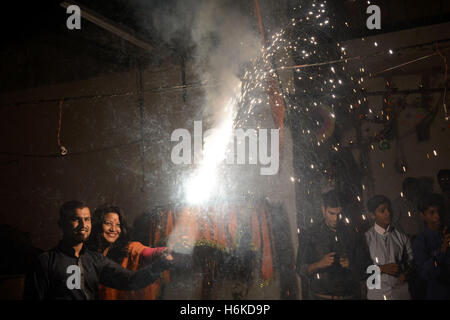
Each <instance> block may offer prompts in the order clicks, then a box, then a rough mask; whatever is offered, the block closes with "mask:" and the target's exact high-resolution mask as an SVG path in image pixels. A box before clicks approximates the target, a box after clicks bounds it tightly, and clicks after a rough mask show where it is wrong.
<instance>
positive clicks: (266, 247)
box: [261, 209, 273, 280]
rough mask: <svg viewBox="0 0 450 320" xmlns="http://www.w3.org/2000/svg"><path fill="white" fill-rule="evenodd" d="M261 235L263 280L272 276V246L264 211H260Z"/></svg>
mask: <svg viewBox="0 0 450 320" xmlns="http://www.w3.org/2000/svg"><path fill="white" fill-rule="evenodd" d="M262 234H263V252H262V262H261V263H262V267H261V274H262V278H263V279H264V280H268V279H270V278H272V276H273V259H272V245H271V241H270V238H271V237H270V235H269V226H268V223H267V217H266V211H265V210H264V209H262Z"/></svg>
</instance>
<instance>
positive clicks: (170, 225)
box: [166, 210, 173, 236]
mask: <svg viewBox="0 0 450 320" xmlns="http://www.w3.org/2000/svg"><path fill="white" fill-rule="evenodd" d="M172 230H173V214H172V210H169V212H168V213H167V224H166V236H168V235H169V234H171V233H172Z"/></svg>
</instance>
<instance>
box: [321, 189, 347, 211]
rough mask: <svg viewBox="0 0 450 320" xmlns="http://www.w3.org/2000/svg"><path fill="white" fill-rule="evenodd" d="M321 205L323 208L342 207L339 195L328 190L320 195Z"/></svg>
mask: <svg viewBox="0 0 450 320" xmlns="http://www.w3.org/2000/svg"><path fill="white" fill-rule="evenodd" d="M322 204H323V206H324V207H325V208H339V207H342V204H341V197H340V194H339V193H338V192H337V191H336V190H330V191H328V192H326V193H323V194H322Z"/></svg>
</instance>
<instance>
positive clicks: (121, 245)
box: [88, 204, 130, 264]
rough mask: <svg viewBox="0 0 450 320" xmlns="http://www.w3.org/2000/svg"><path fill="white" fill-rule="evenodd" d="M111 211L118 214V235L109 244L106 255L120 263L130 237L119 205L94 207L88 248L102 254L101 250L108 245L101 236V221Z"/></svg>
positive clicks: (125, 254)
mask: <svg viewBox="0 0 450 320" xmlns="http://www.w3.org/2000/svg"><path fill="white" fill-rule="evenodd" d="M111 212H112V213H116V214H117V215H118V216H119V221H120V236H119V238H118V239H117V240H116V241H115V242H114V243H113V244H112V245H111V247H110V248H109V250H108V254H107V255H106V256H107V257H108V258H110V259H111V260H113V261H115V262H117V263H119V264H120V263H122V260H123V258H125V257H126V256H127V254H128V243H129V242H130V237H129V234H128V226H127V223H126V221H125V219H124V217H123V214H122V211H121V210H120V208H119V207H117V206H114V205H110V204H103V205H101V206H99V207H98V208H96V209H95V211H94V215H93V217H92V232H91V236H90V237H89V241H88V248H89V249H90V250H92V251H96V252H99V253H101V254H103V251H104V250H105V249H106V248H107V247H108V246H109V243H108V242H107V241H106V240H105V238H104V237H103V222H104V221H105V216H106V214H108V213H111Z"/></svg>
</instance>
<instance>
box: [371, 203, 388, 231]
mask: <svg viewBox="0 0 450 320" xmlns="http://www.w3.org/2000/svg"><path fill="white" fill-rule="evenodd" d="M372 214H373V215H374V218H375V222H376V223H377V224H378V225H379V226H380V227H383V228H385V229H386V228H387V227H388V226H389V225H390V224H391V219H392V212H391V208H390V207H389V205H388V204H387V203H382V204H380V205H379V206H378V207H377V208H376V209H375V212H373V213H372Z"/></svg>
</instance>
